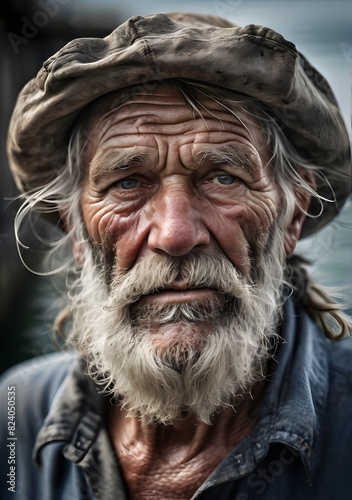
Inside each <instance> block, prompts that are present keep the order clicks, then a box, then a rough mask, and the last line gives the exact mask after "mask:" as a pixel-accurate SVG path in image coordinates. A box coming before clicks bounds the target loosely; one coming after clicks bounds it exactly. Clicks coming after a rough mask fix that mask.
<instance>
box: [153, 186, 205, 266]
mask: <svg viewBox="0 0 352 500" xmlns="http://www.w3.org/2000/svg"><path fill="white" fill-rule="evenodd" d="M153 208H154V210H153V216H152V227H151V230H150V233H149V238H148V246H149V249H151V250H153V251H154V252H165V253H166V254H168V255H172V256H175V257H180V256H183V255H186V254H187V253H189V252H190V251H191V250H193V249H195V248H197V247H205V246H207V245H208V244H209V241H210V234H209V231H208V230H207V228H206V226H205V224H204V222H203V221H204V214H202V211H201V207H200V203H199V201H198V202H197V200H195V199H194V196H192V193H191V192H189V191H188V190H187V188H185V187H170V188H168V189H165V190H164V192H163V193H161V194H160V196H159V197H158V200H157V201H156V202H155V204H154V207H153Z"/></svg>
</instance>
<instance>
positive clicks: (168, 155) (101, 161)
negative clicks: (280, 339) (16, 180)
mask: <svg viewBox="0 0 352 500" xmlns="http://www.w3.org/2000/svg"><path fill="white" fill-rule="evenodd" d="M137 102H138V105H136V104H133V103H137ZM207 106H208V108H209V107H210V108H211V109H212V111H213V112H214V114H215V115H216V117H217V118H214V116H210V115H205V116H206V122H205V121H204V120H202V119H201V118H199V117H198V116H194V114H193V113H192V111H191V110H190V108H189V106H188V105H186V104H185V103H184V100H183V98H182V97H181V96H180V94H179V92H178V91H177V89H176V88H174V87H172V86H170V85H169V84H162V85H161V86H159V87H158V89H157V91H156V92H155V93H154V94H152V95H151V94H150V95H148V94H147V93H146V94H145V95H138V96H135V97H134V98H133V99H132V100H131V101H130V102H129V103H125V104H124V105H122V106H121V107H120V108H119V110H118V113H117V114H116V115H115V116H113V117H112V118H111V117H110V119H109V120H106V119H105V120H101V119H100V120H99V119H95V121H94V123H93V126H92V131H91V138H92V142H91V150H90V153H89V158H87V161H88V162H89V171H88V173H87V178H86V182H85V186H84V190H83V195H82V210H83V216H84V220H85V223H86V225H87V229H88V232H89V235H90V236H91V238H92V239H93V240H94V241H95V242H96V243H99V244H103V245H109V246H110V248H109V250H110V251H111V249H112V248H114V251H115V253H116V263H117V268H118V270H124V269H129V268H131V267H132V266H133V265H134V264H135V263H136V262H137V261H139V260H140V259H142V258H143V257H145V256H147V255H150V254H152V253H166V254H169V255H172V256H182V255H186V254H187V253H188V252H190V251H191V250H192V249H195V248H200V249H202V250H203V251H205V252H209V253H210V254H211V253H214V252H222V253H223V254H225V256H226V257H227V258H228V259H229V260H230V261H231V262H232V263H233V265H234V266H236V267H237V268H238V269H239V270H240V271H241V272H242V273H243V274H244V275H246V276H249V275H250V272H251V264H250V249H251V247H252V246H253V245H258V243H265V240H266V237H267V234H268V230H269V228H270V227H271V225H272V223H273V222H274V221H275V219H276V217H277V214H278V212H279V210H280V193H279V190H278V187H277V185H276V183H275V182H274V180H273V177H272V173H271V169H270V166H267V163H268V161H269V158H270V156H269V153H268V151H267V150H266V148H265V146H264V144H263V140H262V138H261V137H260V133H259V131H258V129H257V128H256V127H255V126H254V125H253V124H251V123H248V118H244V117H243V118H244V119H246V123H247V124H248V129H246V128H245V127H244V126H243V125H241V124H240V123H239V121H238V120H237V119H236V118H235V117H233V116H232V115H231V114H230V113H229V112H227V111H226V110H224V109H222V108H220V106H218V105H217V104H215V103H211V102H210V101H209V102H207ZM229 146H231V148H232V149H233V151H234V152H236V151H240V152H242V153H245V154H246V156H247V158H248V161H246V162H245V165H241V164H239V163H238V162H237V164H236V163H232V164H230V163H228V162H219V161H215V160H214V158H212V157H211V155H213V156H214V153H215V152H219V153H220V152H221V151H223V149H224V147H229ZM205 152H208V153H209V155H208V157H205V158H204V159H203V160H201V158H202V154H204V153H205ZM210 153H211V154H210ZM118 165H119V166H120V167H124V168H116V166H118ZM127 167H128V168H127ZM303 219H304V215H303V214H302V213H301V212H300V211H296V212H295V214H294V215H293V218H292V221H291V222H290V223H289V224H288V225H287V228H286V231H285V249H286V252H287V253H291V252H292V251H293V249H294V246H295V243H296V241H297V239H298V237H299V234H300V229H301V226H302V223H303ZM186 285H187V284H185V283H182V284H180V283H176V284H175V290H171V291H170V290H168V291H165V292H163V293H160V294H158V295H156V296H152V297H149V299H148V300H155V301H162V302H163V303H174V302H182V301H184V302H187V301H192V300H195V299H197V300H202V298H206V297H208V298H209V297H211V298H212V299H213V300H218V301H219V305H220V304H221V298H220V297H219V295H218V294H217V292H215V291H214V290H208V289H202V290H197V289H195V290H187V289H185V287H186ZM212 328H213V327H212V325H211V324H206V325H205V324H198V325H196V328H193V329H192V335H194V339H193V337H192V342H194V347H196V346H197V342H198V340H199V336H202V335H209V334H211V332H212ZM166 330H167V331H166ZM150 335H151V340H152V342H154V343H155V344H156V345H157V346H158V348H159V349H163V348H165V349H166V348H167V347H169V346H170V344H172V343H173V342H179V343H180V342H182V338H179V337H182V336H183V335H185V332H184V331H180V329H178V328H173V326H172V325H168V326H167V327H165V326H163V328H162V329H161V328H158V327H157V328H155V329H154V330H152V331H151V333H150ZM188 341H189V339H188ZM256 391H257V392H259V393H260V392H261V390H259V389H257V390H256V389H255V388H254V391H253V394H254V397H253V399H250V398H248V399H247V398H244V399H243V400H241V401H240V402H239V403H238V407H237V412H236V413H235V412H234V411H233V410H232V409H227V410H226V411H223V412H222V413H219V414H217V415H216V416H215V417H214V421H213V425H212V426H207V425H205V424H203V423H201V424H199V423H197V422H196V421H194V419H193V417H189V418H186V419H182V418H181V417H180V419H179V420H178V421H177V422H175V425H173V426H151V425H150V426H148V425H142V424H141V423H140V421H139V420H138V419H134V418H131V417H128V418H124V417H125V414H124V412H123V411H121V410H120V409H119V408H118V407H112V408H111V411H110V415H109V431H110V436H111V439H112V442H113V445H114V447H115V449H116V452H117V455H118V457H119V459H120V462H121V466H122V470H123V473H124V476H125V479H126V482H127V485H128V488H129V491H130V493H131V497H132V498H136V499H137V498H138V499H142V498H153V499H164V500H165V499H170V500H171V499H176V498H177V499H183V498H184V499H187V498H188V499H189V498H191V496H192V494H193V493H194V492H195V491H196V489H197V488H198V487H199V486H200V484H202V482H203V481H204V480H205V479H206V477H207V476H208V475H209V474H210V473H211V472H212V471H213V470H214V468H215V467H216V465H217V464H218V463H219V462H220V461H221V460H222V459H223V458H224V457H225V456H226V454H227V453H228V452H229V451H230V450H231V449H233V447H234V446H235V445H236V443H238V442H239V441H240V440H242V439H243V438H244V437H245V436H247V435H248V434H249V433H250V431H251V429H252V427H253V424H254V423H255V416H256V410H257V408H258V397H256V395H257V392H256Z"/></svg>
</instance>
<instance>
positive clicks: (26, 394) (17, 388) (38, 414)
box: [0, 352, 78, 422]
mask: <svg viewBox="0 0 352 500" xmlns="http://www.w3.org/2000/svg"><path fill="white" fill-rule="evenodd" d="M77 357H78V355H77V354H76V353H73V352H65V353H54V354H49V355H46V356H41V357H38V358H34V359H31V360H29V361H25V362H23V363H20V364H19V365H16V366H14V367H12V368H10V369H9V370H7V371H6V372H5V373H4V374H3V375H2V376H1V378H0V401H2V402H5V401H7V398H8V393H9V392H11V395H12V396H13V399H14V401H15V405H16V414H17V415H18V417H20V416H21V415H26V416H27V418H28V417H30V415H31V414H32V418H33V419H36V420H38V422H39V421H42V419H43V418H45V416H46V414H47V412H48V410H49V408H50V406H51V402H52V400H53V398H54V397H55V394H56V393H57V391H58V389H59V387H60V386H61V384H62V382H63V381H64V379H65V378H66V376H67V373H68V372H69V371H70V367H71V366H72V364H73V363H74V362H75V360H76V359H77ZM2 406H3V407H4V406H6V405H5V404H4V405H2Z"/></svg>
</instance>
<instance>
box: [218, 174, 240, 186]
mask: <svg viewBox="0 0 352 500" xmlns="http://www.w3.org/2000/svg"><path fill="white" fill-rule="evenodd" d="M236 179H237V177H234V176H233V175H230V174H221V175H217V176H216V177H215V180H216V181H217V182H218V183H219V184H224V185H229V184H233V183H234V182H235V181H236Z"/></svg>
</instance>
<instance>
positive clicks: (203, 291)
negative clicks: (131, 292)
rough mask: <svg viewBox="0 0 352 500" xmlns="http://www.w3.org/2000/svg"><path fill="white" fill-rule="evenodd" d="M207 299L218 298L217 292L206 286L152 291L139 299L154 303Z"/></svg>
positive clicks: (177, 302)
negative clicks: (192, 288)
mask: <svg viewBox="0 0 352 500" xmlns="http://www.w3.org/2000/svg"><path fill="white" fill-rule="evenodd" d="M209 299H215V300H216V299H217V300H219V293H218V292H216V291H215V290H211V289H208V288H199V289H198V288H197V289H194V290H165V291H164V292H159V293H153V294H150V295H148V296H146V297H143V299H141V302H154V303H156V304H181V303H190V302H194V301H204V300H209Z"/></svg>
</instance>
